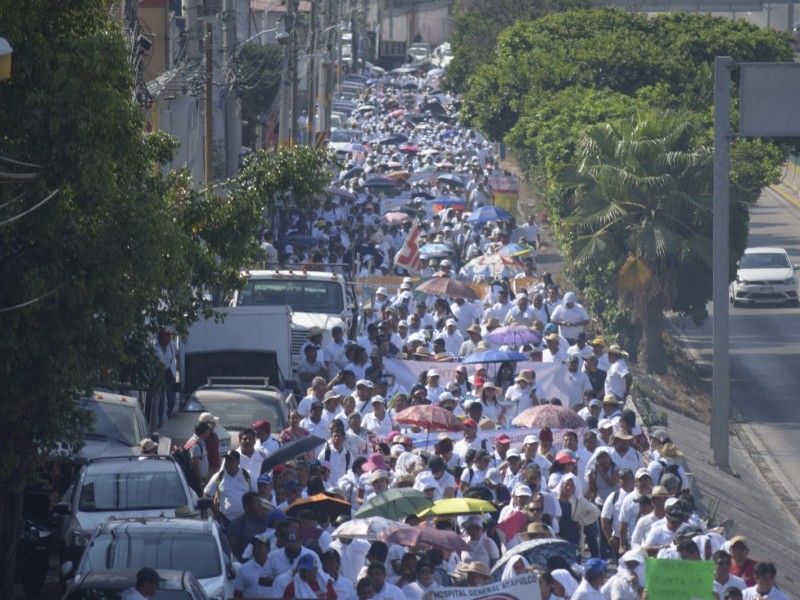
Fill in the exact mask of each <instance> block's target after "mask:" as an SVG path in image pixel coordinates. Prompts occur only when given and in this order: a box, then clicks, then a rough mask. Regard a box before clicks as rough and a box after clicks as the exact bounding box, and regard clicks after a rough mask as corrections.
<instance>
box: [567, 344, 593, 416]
mask: <svg viewBox="0 0 800 600" xmlns="http://www.w3.org/2000/svg"><path fill="white" fill-rule="evenodd" d="M579 365H580V357H579V356H578V355H577V354H570V355H569V358H568V359H567V370H566V372H565V373H564V384H565V388H566V390H567V394H568V397H567V406H569V407H570V408H573V407H575V406H583V398H584V394H585V393H586V392H591V391H592V384H591V383H590V382H589V378H588V377H587V376H586V373H584V372H583V371H581V370H580V369H579Z"/></svg>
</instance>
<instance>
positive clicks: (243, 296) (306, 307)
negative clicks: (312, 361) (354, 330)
mask: <svg viewBox="0 0 800 600" xmlns="http://www.w3.org/2000/svg"><path fill="white" fill-rule="evenodd" d="M245 277H246V278H247V283H246V284H245V285H244V287H243V288H242V290H241V291H239V292H236V293H235V294H234V296H233V300H232V301H231V306H232V307H235V308H236V309H237V310H240V309H243V308H244V309H246V308H252V309H256V308H264V307H286V306H288V307H290V308H291V311H292V324H291V331H292V333H291V339H292V341H291V346H292V357H293V358H294V359H295V360H298V359H299V357H300V349H301V348H302V347H303V344H304V343H305V342H306V340H308V331H309V330H310V329H311V328H312V327H321V328H322V329H324V330H325V335H324V337H323V340H322V343H323V345H324V344H327V343H328V342H330V341H331V329H333V327H335V326H336V325H339V326H340V327H342V328H343V329H344V333H345V336H347V333H348V331H349V329H350V326H351V324H352V318H353V312H352V305H353V301H352V300H350V298H351V297H352V295H351V294H348V287H347V282H346V281H345V279H344V277H342V276H341V275H338V274H335V273H326V272H323V271H305V270H303V269H299V270H293V269H286V270H264V271H248V272H247V273H245Z"/></svg>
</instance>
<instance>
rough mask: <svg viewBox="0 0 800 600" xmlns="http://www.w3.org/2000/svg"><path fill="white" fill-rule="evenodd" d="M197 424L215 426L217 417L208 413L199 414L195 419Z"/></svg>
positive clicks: (217, 421) (217, 420)
mask: <svg viewBox="0 0 800 600" xmlns="http://www.w3.org/2000/svg"><path fill="white" fill-rule="evenodd" d="M197 422H198V423H211V424H216V423H219V417H215V416H214V415H213V414H212V413H210V412H204V413H201V414H200V416H199V417H197Z"/></svg>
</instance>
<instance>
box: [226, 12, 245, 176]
mask: <svg viewBox="0 0 800 600" xmlns="http://www.w3.org/2000/svg"><path fill="white" fill-rule="evenodd" d="M222 6H223V8H222V60H223V64H224V65H225V66H226V68H225V72H224V73H223V76H224V77H225V79H226V81H225V106H224V109H225V176H226V177H235V176H236V173H237V171H238V170H239V150H240V149H241V147H242V120H241V116H240V114H239V111H238V110H237V102H236V94H235V85H234V81H233V80H234V76H233V63H234V55H235V50H236V47H235V46H236V11H235V9H234V4H233V0H224V1H223V5H222Z"/></svg>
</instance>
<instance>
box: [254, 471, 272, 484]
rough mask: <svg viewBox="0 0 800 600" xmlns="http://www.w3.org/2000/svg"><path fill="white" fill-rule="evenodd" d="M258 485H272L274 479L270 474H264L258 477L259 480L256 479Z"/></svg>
mask: <svg viewBox="0 0 800 600" xmlns="http://www.w3.org/2000/svg"><path fill="white" fill-rule="evenodd" d="M256 483H264V484H267V485H269V484H271V483H272V477H270V476H269V474H268V473H264V474H263V475H259V476H258V479H256Z"/></svg>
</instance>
